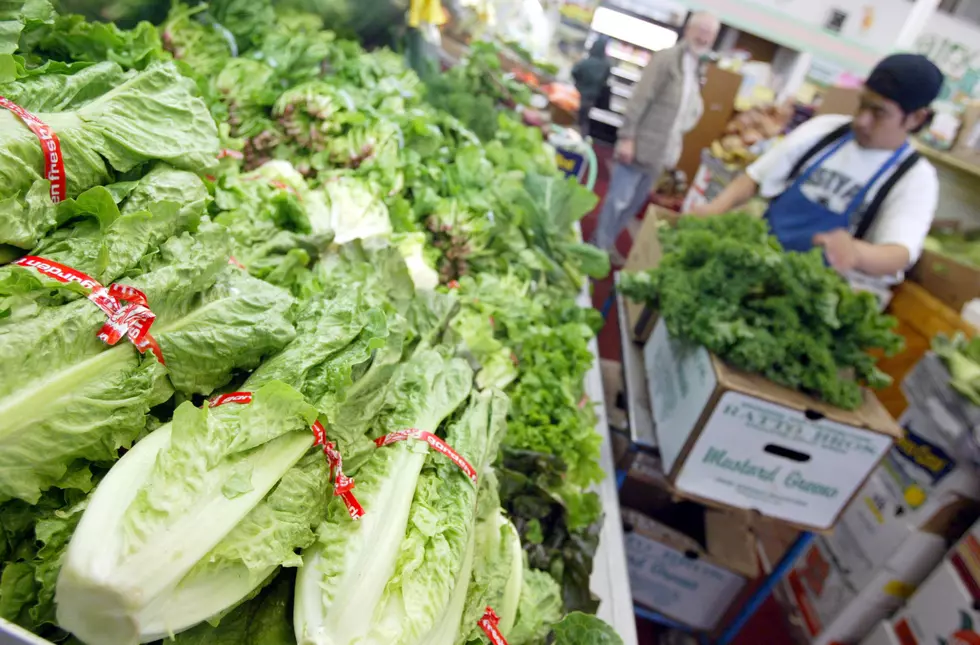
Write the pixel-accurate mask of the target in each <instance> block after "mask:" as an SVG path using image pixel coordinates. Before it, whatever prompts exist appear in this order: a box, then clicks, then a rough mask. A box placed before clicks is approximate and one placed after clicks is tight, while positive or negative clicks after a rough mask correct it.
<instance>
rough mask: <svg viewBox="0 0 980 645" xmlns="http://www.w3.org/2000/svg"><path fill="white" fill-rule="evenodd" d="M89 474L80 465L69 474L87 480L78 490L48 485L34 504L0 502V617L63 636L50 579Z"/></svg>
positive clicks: (54, 577) (82, 500)
mask: <svg viewBox="0 0 980 645" xmlns="http://www.w3.org/2000/svg"><path fill="white" fill-rule="evenodd" d="M103 472H104V471H102V470H99V471H98V474H97V475H96V478H98V477H99V476H101V474H102V473H103ZM92 478H93V474H92V472H90V471H89V469H88V467H84V468H80V469H78V471H77V475H73V476H71V477H69V479H72V480H79V481H85V482H87V485H86V486H84V488H85V489H86V490H84V491H80V490H53V491H49V492H48V493H46V494H45V495H44V496H43V497H42V498H41V499H40V501H39V502H38V504H36V505H34V506H30V505H28V504H25V503H23V502H20V501H13V502H7V503H5V504H3V505H0V526H2V530H3V534H4V542H5V543H6V545H7V546H6V547H4V548H3V550H0V618H4V619H6V620H9V621H11V622H14V623H17V624H18V625H20V626H21V627H24V628H26V629H29V630H31V631H32V632H34V633H37V634H40V635H42V636H44V637H45V638H48V639H51V640H61V639H62V638H64V632H62V631H61V630H59V629H57V627H56V626H55V605H54V593H55V585H56V582H57V577H58V572H59V571H60V568H61V561H62V558H63V556H64V553H65V549H66V548H67V546H68V541H69V539H70V538H71V535H72V533H73V532H74V530H75V527H76V526H77V525H78V522H79V520H80V519H81V516H82V512H83V511H84V509H85V505H86V495H87V492H88V490H91V487H92V485H93V483H92ZM0 546H3V544H0Z"/></svg>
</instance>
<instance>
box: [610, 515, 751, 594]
mask: <svg viewBox="0 0 980 645" xmlns="http://www.w3.org/2000/svg"><path fill="white" fill-rule="evenodd" d="M622 517H623V526H624V527H626V528H629V529H632V530H633V531H635V532H636V533H638V534H640V535H642V536H644V537H647V538H649V539H651V540H654V541H656V542H659V543H660V544H663V545H664V546H666V547H669V548H671V549H673V550H675V551H677V552H678V553H682V554H684V556H685V557H687V558H689V559H691V560H703V561H705V562H709V563H711V564H714V565H716V566H719V567H722V568H724V569H728V570H729V571H731V572H732V573H736V574H738V575H740V576H743V577H745V578H750V579H752V578H755V577H756V575H757V574H758V572H759V564H758V559H757V556H756V550H755V536H754V534H753V533H752V530H751V526H750V525H749V524H748V523H747V522H746V521H745V519H744V515H743V514H740V513H737V512H736V513H726V512H723V511H715V510H710V509H705V512H704V530H705V543H706V546H702V545H701V544H700V543H699V542H698V541H697V540H695V539H694V538H692V537H690V536H688V535H684V534H683V533H681V532H680V531H678V530H676V529H673V528H671V527H669V526H667V525H665V524H662V523H661V522H658V521H657V520H655V519H653V518H651V517H648V516H646V515H644V514H643V513H640V512H638V511H634V510H633V509H629V508H624V509H622Z"/></svg>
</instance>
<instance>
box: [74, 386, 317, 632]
mask: <svg viewBox="0 0 980 645" xmlns="http://www.w3.org/2000/svg"><path fill="white" fill-rule="evenodd" d="M315 419H316V410H315V408H313V406H310V405H309V404H307V403H306V402H305V400H304V399H303V396H302V395H301V394H300V393H299V392H297V391H295V390H293V389H292V388H290V387H289V386H287V385H285V384H283V383H281V382H278V381H274V382H271V383H269V384H267V385H265V386H263V387H262V388H260V389H259V390H258V391H256V392H255V394H254V397H253V401H252V403H251V404H249V405H239V404H235V403H230V404H226V405H222V406H220V407H216V408H212V409H208V408H204V409H201V408H196V407H194V406H193V405H191V404H190V403H184V404H183V405H181V406H180V407H178V408H177V410H176V412H175V413H174V420H173V422H172V423H170V424H168V425H166V426H163V427H161V428H160V429H158V430H156V431H155V432H153V433H152V434H150V435H149V436H148V437H146V438H145V439H144V440H143V441H140V442H139V443H138V444H137V445H136V446H135V447H134V448H133V449H132V450H131V451H129V452H128V453H126V455H125V456H124V457H123V458H122V459H121V460H120V461H119V462H118V463H117V464H116V465H115V466H114V467H113V468H112V469H111V470H110V471H109V473H108V475H106V477H105V479H104V480H103V481H102V483H101V484H100V485H99V487H98V488H97V489H96V491H95V493H94V494H93V495H92V498H91V500H90V502H89V506H88V509H87V510H86V511H85V514H84V515H83V517H82V520H81V522H80V523H79V525H78V529H77V530H76V532H75V534H74V536H73V537H72V540H71V543H70V545H69V547H68V551H67V554H66V557H65V561H64V564H63V567H62V570H61V573H60V575H59V578H58V585H57V593H56V599H57V604H58V623H59V625H60V626H62V627H63V628H65V629H66V630H69V631H71V632H72V633H74V634H75V635H76V636H78V637H79V638H81V639H82V640H83V641H85V642H87V643H90V644H92V645H96V644H98V645H134V644H135V643H139V642H149V641H153V640H157V639H159V638H163V637H166V636H169V635H171V634H174V633H177V632H179V631H182V630H184V629H187V628H189V627H192V626H194V625H196V624H197V623H200V622H202V621H204V620H206V619H208V618H212V617H214V616H215V615H217V614H220V613H221V612H223V611H225V610H227V609H228V608H230V607H233V606H234V605H235V604H237V603H239V602H241V601H242V600H243V599H244V598H246V597H247V596H248V595H249V594H251V593H252V592H253V591H254V590H255V589H256V588H257V587H259V586H260V585H261V584H262V583H264V582H265V581H266V579H267V578H268V577H269V576H270V575H271V574H272V573H274V572H275V570H276V569H277V567H279V566H298V565H299V564H301V560H300V558H299V557H298V556H297V555H296V553H295V549H296V548H298V547H302V546H305V545H306V544H308V543H309V542H310V541H312V537H313V535H312V531H311V528H310V527H311V526H312V525H313V523H314V517H315V514H316V513H317V512H322V508H323V504H324V501H325V497H326V495H327V494H328V491H329V484H328V480H329V474H328V472H327V467H326V464H325V462H324V459H323V456H322V455H321V454H317V452H316V451H311V450H310V448H311V446H312V444H313V435H312V432H311V431H310V424H311V423H312V422H313V421H314V420H315ZM308 453H309V454H308ZM297 464H300V466H301V467H296V466H297ZM311 515H312V517H311Z"/></svg>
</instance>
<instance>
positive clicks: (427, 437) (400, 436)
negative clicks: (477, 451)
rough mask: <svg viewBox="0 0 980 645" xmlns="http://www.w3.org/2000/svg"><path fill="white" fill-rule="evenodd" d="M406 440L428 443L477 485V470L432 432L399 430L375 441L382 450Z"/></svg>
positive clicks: (413, 429)
mask: <svg viewBox="0 0 980 645" xmlns="http://www.w3.org/2000/svg"><path fill="white" fill-rule="evenodd" d="M406 439H418V440H419V441H424V442H426V443H427V444H429V447H431V448H432V449H433V450H435V451H436V452H438V453H439V454H441V455H445V456H446V457H448V458H449V460H450V461H451V462H453V463H454V464H456V465H457V466H458V467H459V469H460V470H462V471H463V474H464V475H466V476H467V477H469V478H470V481H472V482H473V483H474V484H476V479H477V474H476V468H474V467H473V466H472V465H471V464H470V462H468V461H466V459H464V458H463V456H462V455H460V454H459V453H458V452H456V451H455V450H453V449H452V448H451V447H450V446H449V444H448V443H446V442H445V441H443V440H442V439H440V438H439V437H437V436H436V435H434V434H432V433H431V432H426V431H425V430H419V429H418V428H409V429H407V430H399V431H398V432H392V433H390V434H386V435H385V436H383V437H378V438H377V439H375V440H374V444H375V445H376V446H378V447H379V448H381V447H383V446H390V445H391V444H393V443H397V442H399V441H405V440H406Z"/></svg>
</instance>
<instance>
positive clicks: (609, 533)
mask: <svg viewBox="0 0 980 645" xmlns="http://www.w3.org/2000/svg"><path fill="white" fill-rule="evenodd" d="M583 306H587V307H591V306H592V305H591V302H588V297H586V302H585V303H584V304H583ZM589 349H590V351H591V352H592V354H593V356H595V360H594V361H593V364H592V369H591V370H589V373H588V374H587V375H586V377H585V393H586V395H587V396H588V397H589V400H590V401H592V402H593V404H594V405H595V413H596V432H598V433H599V435H600V436H601V437H602V446H601V448H600V451H601V452H600V458H599V459H600V464H601V466H602V470H603V471H604V472H605V477H604V479H603V480H602V482H600V484H599V486H598V488H597V490H596V492H597V493H598V495H599V499H600V502H601V504H602V509H603V513H604V514H605V517H604V518H603V524H602V532H601V533H600V534H599V548H598V549H597V550H596V554H595V559H594V560H593V565H592V578H591V580H590V585H589V586H590V588H591V589H592V592H593V593H594V594H596V595H597V596H598V597H599V598H600V604H599V611H598V612H597V614H598V616H599V618H601V619H603V620H604V621H606V622H607V623H609V624H610V625H611V626H612V627H613V629H615V630H616V633H617V634H619V636H620V638H622V639H623V643H624V645H637V636H636V622H635V620H634V615H633V595H632V592H631V591H630V582H629V571H628V570H627V567H626V550H625V546H624V543H623V521H622V519H621V518H620V516H619V490H618V485H617V484H618V482H617V479H616V468H615V462H614V460H613V454H612V442H611V441H610V438H609V421H608V420H607V418H606V406H605V397H604V394H603V389H602V373H601V371H600V369H599V345H598V342H597V341H596V339H594V338H593V339H592V341H591V342H590V343H589Z"/></svg>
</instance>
